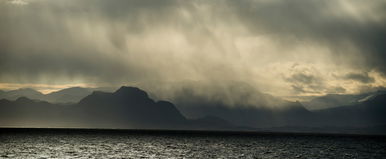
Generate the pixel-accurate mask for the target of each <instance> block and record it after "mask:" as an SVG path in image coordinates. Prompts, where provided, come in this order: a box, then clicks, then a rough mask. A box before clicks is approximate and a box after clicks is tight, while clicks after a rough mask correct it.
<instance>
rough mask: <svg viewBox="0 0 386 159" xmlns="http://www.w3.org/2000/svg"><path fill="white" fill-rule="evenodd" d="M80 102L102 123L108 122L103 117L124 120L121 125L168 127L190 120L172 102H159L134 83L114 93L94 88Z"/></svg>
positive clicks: (116, 121)
mask: <svg viewBox="0 0 386 159" xmlns="http://www.w3.org/2000/svg"><path fill="white" fill-rule="evenodd" d="M78 106H79V107H81V108H82V109H84V110H87V115H88V118H89V119H91V120H94V121H99V123H104V122H105V121H104V120H100V119H109V120H114V123H115V124H117V123H121V124H122V125H121V126H127V125H129V126H131V127H135V128H149V127H151V128H168V129H170V128H174V127H183V126H185V125H186V124H187V120H186V119H185V117H184V116H182V115H181V114H180V112H179V111H178V110H177V109H176V108H175V106H174V105H173V104H172V103H169V102H166V101H158V102H155V101H153V100H152V99H150V98H149V97H148V94H147V93H146V92H144V91H142V90H140V89H138V88H134V87H121V88H120V89H118V90H117V91H116V92H114V93H105V92H98V91H96V92H93V93H92V94H91V95H89V96H87V97H85V98H84V99H82V100H81V101H80V102H79V104H78ZM107 125H108V124H107Z"/></svg>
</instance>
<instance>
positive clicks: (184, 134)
mask: <svg viewBox="0 0 386 159" xmlns="http://www.w3.org/2000/svg"><path fill="white" fill-rule="evenodd" d="M0 158H22V159H24V158H40V159H45V158H85V159H86V158H87V159H88V158H98V159H99V158H116V159H124V158H128V159H129V158H135V159H136V158H168V159H169V158H200V159H206V158H216V159H217V158H251V159H271V158H275V159H276V158H279V159H281V158H283V159H287V158H288V159H292V158H293V159H298V158H328V159H330V158H331V159H340V158H342V159H346V158H355V159H361V158H366V159H367V158H375V159H378V158H380V159H381V158H386V138H385V136H379V135H378V136H370V135H341V134H304V133H300V134H299V133H271V132H266V133H251V132H249V133H245V132H206V131H147V130H136V131H132V130H81V129H80V130H79V129H77V130H70V129H59V130H58V129H55V130H52V129H0Z"/></svg>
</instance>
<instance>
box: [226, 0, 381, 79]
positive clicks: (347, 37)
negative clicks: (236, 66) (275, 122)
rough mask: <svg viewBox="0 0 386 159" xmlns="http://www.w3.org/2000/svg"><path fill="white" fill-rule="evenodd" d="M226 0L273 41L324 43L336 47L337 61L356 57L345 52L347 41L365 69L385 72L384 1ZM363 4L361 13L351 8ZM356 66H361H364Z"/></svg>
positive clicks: (247, 22)
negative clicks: (270, 35) (357, 51)
mask: <svg viewBox="0 0 386 159" xmlns="http://www.w3.org/2000/svg"><path fill="white" fill-rule="evenodd" d="M228 2H229V3H230V5H231V6H233V7H232V8H233V9H234V10H235V12H236V13H237V14H236V15H237V17H238V18H240V19H241V21H242V22H243V23H245V24H246V26H247V27H248V28H249V29H250V30H252V31H253V33H255V34H275V35H277V36H274V37H276V38H277V39H276V40H279V41H280V40H281V41H282V42H284V43H286V44H287V45H286V46H288V47H291V44H293V43H292V41H296V40H301V41H310V40H311V41H314V42H317V43H321V44H326V45H328V46H330V47H331V49H333V50H335V51H334V52H333V53H334V55H335V58H334V59H335V60H336V62H341V61H345V59H350V58H351V57H352V56H358V55H357V54H355V53H353V52H350V51H348V46H347V44H350V45H353V46H355V47H357V48H358V49H359V50H360V55H361V57H360V58H364V60H365V61H366V66H365V67H366V68H367V69H369V70H371V69H376V70H377V71H380V72H382V73H386V53H385V52H386V45H385V41H386V17H385V16H382V15H386V3H385V2H384V1H379V0H378V1H371V2H369V3H367V2H361V1H358V0H354V1H344V0H341V1H334V2H332V1H318V0H294V1H276V0H274V1H254V0H247V1H228ZM361 5H362V6H361ZM366 6H368V8H367V9H368V10H365V11H363V12H360V11H357V10H355V9H356V8H354V7H358V8H362V7H363V8H365V7H366ZM345 7H347V8H345ZM350 7H351V8H350ZM343 9H347V10H348V11H351V12H348V13H351V15H350V14H349V15H347V13H346V12H343V11H342V10H343ZM363 13H367V14H363ZM357 60H362V59H357ZM354 62H358V61H354ZM357 67H358V68H361V67H362V68H363V65H359V66H357Z"/></svg>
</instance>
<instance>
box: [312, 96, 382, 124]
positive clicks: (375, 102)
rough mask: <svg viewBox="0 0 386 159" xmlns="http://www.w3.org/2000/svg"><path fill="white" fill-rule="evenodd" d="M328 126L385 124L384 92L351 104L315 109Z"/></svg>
mask: <svg viewBox="0 0 386 159" xmlns="http://www.w3.org/2000/svg"><path fill="white" fill-rule="evenodd" d="M315 113H317V114H318V115H319V116H320V117H322V119H320V120H323V121H324V123H325V125H329V126H357V127H363V126H379V125H386V94H380V95H375V96H374V97H372V98H371V99H368V100H365V101H362V102H358V103H356V104H353V105H345V106H339V107H335V108H329V109H323V110H318V111H315Z"/></svg>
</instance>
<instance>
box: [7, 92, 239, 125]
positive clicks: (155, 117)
mask: <svg viewBox="0 0 386 159" xmlns="http://www.w3.org/2000/svg"><path fill="white" fill-rule="evenodd" d="M212 120H213V121H212ZM218 121H219V119H214V118H209V119H202V120H200V119H198V120H188V119H186V118H185V117H184V116H183V115H181V113H180V112H179V111H178V110H177V109H176V107H175V106H174V105H173V104H172V103H170V102H167V101H157V102H156V101H153V100H152V99H150V98H149V96H148V94H147V93H146V92H144V91H143V90H140V89H138V88H134V87H121V88H120V89H118V90H117V91H115V92H114V93H106V92H99V91H94V92H93V93H92V94H91V95H88V96H87V97H85V98H83V99H82V100H81V101H80V102H79V103H77V104H51V103H48V102H45V101H39V100H31V99H28V98H26V97H20V98H18V99H17V100H15V101H9V100H6V99H2V100H0V125H1V126H17V127H86V128H131V129H133V128H134V129H232V128H233V126H232V125H231V124H228V123H226V122H223V123H221V124H218ZM216 124H218V125H216Z"/></svg>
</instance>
